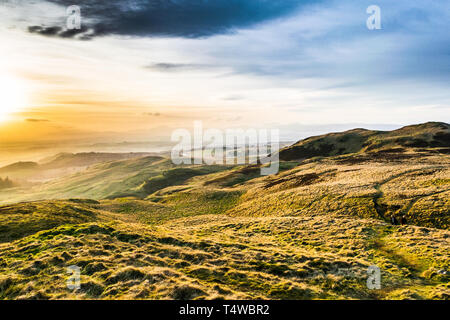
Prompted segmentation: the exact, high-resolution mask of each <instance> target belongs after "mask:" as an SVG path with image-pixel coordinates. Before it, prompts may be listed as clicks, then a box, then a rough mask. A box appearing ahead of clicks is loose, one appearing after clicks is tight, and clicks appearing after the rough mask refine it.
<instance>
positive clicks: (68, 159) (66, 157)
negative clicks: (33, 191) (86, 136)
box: [40, 152, 156, 169]
mask: <svg viewBox="0 0 450 320" xmlns="http://www.w3.org/2000/svg"><path fill="white" fill-rule="evenodd" d="M153 155H156V154H154V153H148V152H138V153H134V152H130V153H99V152H89V153H59V154H57V155H55V156H53V157H50V158H46V159H43V160H41V161H40V166H41V168H45V169H58V168H64V167H85V166H90V165H93V164H96V163H101V162H109V161H118V160H126V159H133V158H141V157H147V156H153Z"/></svg>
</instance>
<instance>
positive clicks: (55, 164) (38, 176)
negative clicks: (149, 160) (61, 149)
mask: <svg viewBox="0 0 450 320" xmlns="http://www.w3.org/2000/svg"><path fill="white" fill-rule="evenodd" d="M153 155H157V154H155V153H148V152H138V153H135V152H130V153H100V152H88V153H59V154H57V155H54V156H52V157H48V158H45V159H43V160H41V161H39V162H31V161H28V162H16V163H13V164H10V165H8V166H5V167H2V168H0V174H1V175H3V176H10V177H12V178H15V179H20V180H22V181H29V180H35V181H40V180H42V181H47V180H51V179H55V178H57V177H60V176H63V175H66V174H70V173H74V172H77V171H80V170H81V169H84V168H86V167H88V166H91V165H95V164H98V163H104V162H111V161H120V160H127V159H135V158H142V157H146V156H153Z"/></svg>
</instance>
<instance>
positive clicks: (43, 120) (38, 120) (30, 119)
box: [25, 118, 50, 122]
mask: <svg viewBox="0 0 450 320" xmlns="http://www.w3.org/2000/svg"><path fill="white" fill-rule="evenodd" d="M25 121H27V122H50V120H48V119H34V118H28V119H25Z"/></svg>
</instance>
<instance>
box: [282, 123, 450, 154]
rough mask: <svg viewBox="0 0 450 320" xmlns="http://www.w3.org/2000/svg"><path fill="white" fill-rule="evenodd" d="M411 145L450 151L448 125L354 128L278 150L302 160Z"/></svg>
mask: <svg viewBox="0 0 450 320" xmlns="http://www.w3.org/2000/svg"><path fill="white" fill-rule="evenodd" d="M410 148H436V150H437V151H438V152H442V153H449V151H450V125H449V124H447V123H442V122H428V123H425V124H419V125H413V126H407V127H403V128H400V129H398V130H393V131H372V130H366V129H354V130H349V131H345V132H339V133H330V134H326V135H322V136H317V137H311V138H307V139H304V140H301V141H299V142H297V143H295V144H294V145H292V146H289V147H286V148H284V149H282V150H281V151H280V159H282V160H302V159H309V158H313V157H328V156H336V155H344V154H350V153H356V152H376V151H383V150H384V151H391V152H402V151H405V149H410Z"/></svg>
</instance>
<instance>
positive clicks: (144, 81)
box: [0, 0, 450, 143]
mask: <svg viewBox="0 0 450 320" xmlns="http://www.w3.org/2000/svg"><path fill="white" fill-rule="evenodd" d="M74 4H75V5H79V6H80V7H81V14H82V29H81V30H80V31H79V32H73V33H68V32H67V31H66V30H65V27H66V20H67V16H66V8H67V7H68V6H69V5H74ZM372 4H376V5H378V6H379V7H380V8H381V19H382V20H381V22H382V29H381V30H368V28H367V27H366V20H367V18H368V17H369V14H367V13H366V8H367V7H368V6H369V5H372ZM0 17H1V20H0V37H1V38H0V39H1V45H0V48H1V50H0V90H1V97H2V100H1V102H0V142H1V143H13V142H14V143H16V142H27V143H30V142H36V143H37V142H41V141H47V140H58V139H59V140H61V139H70V140H76V139H93V138H94V137H95V139H100V140H101V139H102V137H115V139H122V140H127V139H128V140H130V139H131V140H133V139H134V140H145V139H146V137H147V136H148V135H150V134H154V133H155V132H157V131H158V130H161V131H164V130H166V131H167V130H169V131H170V130H171V128H178V127H188V128H189V127H191V126H192V122H193V121H194V120H204V121H205V123H207V125H208V126H216V127H221V128H226V127H230V126H253V127H279V128H280V129H281V130H282V129H283V128H290V129H289V130H292V128H295V127H296V126H298V127H299V128H300V127H301V126H302V125H309V126H314V125H317V126H321V127H320V128H323V130H324V131H325V130H326V128H327V125H330V127H329V128H332V126H331V125H336V124H341V125H344V126H345V125H348V126H349V127H352V126H354V125H366V126H367V127H373V128H380V129H382V128H383V125H392V126H397V125H398V126H400V125H404V124H411V123H420V122H425V121H444V122H449V121H450V119H449V118H450V117H449V115H450V112H449V111H450V108H449V106H450V90H449V83H450V33H449V30H450V2H449V1H447V0H442V1H433V0H429V1H423V0H420V1H418V0H408V1H404V0H398V1H392V0H389V1H385V0H377V1H374V0H370V1H365V0H363V1H353V0H352V1H351V0H339V1H338V0H336V1H329V0H323V1H307V0H282V1H281V0H280V1H277V0H209V1H206V0H191V1H188V0H177V1H175V0H173V1H169V0H167V1H157V0H132V1H131V0H130V1H119V0H110V1H94V0H85V1H81V0H74V1H66V0H52V1H44V0H42V1H39V0H37V1H31V0H30V1H28V0H1V2H0ZM152 130H153V131H152ZM321 130H322V129H321ZM299 135H300V134H299ZM292 138H296V137H292Z"/></svg>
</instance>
